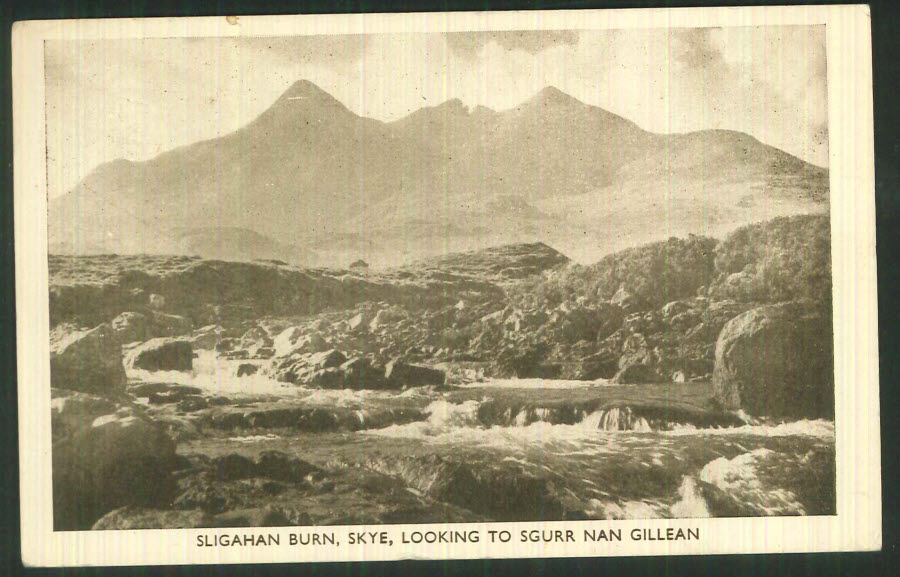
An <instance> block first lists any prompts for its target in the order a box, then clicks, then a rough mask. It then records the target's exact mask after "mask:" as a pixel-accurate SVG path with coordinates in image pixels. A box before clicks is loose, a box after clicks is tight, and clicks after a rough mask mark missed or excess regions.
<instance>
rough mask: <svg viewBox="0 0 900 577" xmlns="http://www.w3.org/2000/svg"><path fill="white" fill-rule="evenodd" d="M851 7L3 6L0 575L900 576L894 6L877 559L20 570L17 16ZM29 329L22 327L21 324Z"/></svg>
mask: <svg viewBox="0 0 900 577" xmlns="http://www.w3.org/2000/svg"><path fill="white" fill-rule="evenodd" d="M847 3H858V2H847V1H844V2H828V1H823V0H819V1H818V2H791V1H781V2H759V1H756V2H753V1H744V2H740V1H738V2H708V3H702V2H697V1H694V2H690V1H668V2H659V1H648V0H644V1H634V0H631V1H627V0H625V1H623V0H619V1H605V2H601V1H593V2H577V1H565V0H547V1H541V0H538V1H534V2H527V1H522V0H518V1H515V0H504V1H491V0H481V1H478V0H454V1H444V2H437V1H434V0H431V1H427V0H394V1H391V0H363V1H349V0H336V1H333V2H325V1H307V2H286V1H284V0H268V1H263V0H246V1H238V0H230V1H221V0H220V1H218V2H200V1H196V0H188V1H175V0H144V1H136V0H135V1H120V2H114V1H110V0H107V1H98V0H85V1H77V0H75V1H60V2H50V1H37V0H21V1H18V0H0V31H2V38H0V163H2V169H0V178H2V180H0V333H2V334H0V448H2V460H0V575H13V574H19V573H28V574H38V575H43V574H58V573H62V574H72V575H107V574H112V575H181V574H187V575H192V574H196V575H220V574H221V575H233V574H237V575H251V574H252V575H257V574H270V573H274V574H284V575H297V574H308V575H346V576H350V575H360V576H369V575H373V576H374V575H396V574H430V575H432V576H433V577H438V576H443V575H449V574H463V573H465V574H476V575H481V576H483V577H489V576H492V575H503V574H506V575H517V576H522V577H524V576H525V575H531V574H534V573H546V574H548V575H560V576H566V577H580V576H582V575H598V574H622V575H628V576H631V577H638V576H644V575H646V576H648V577H649V576H654V577H655V576H658V575H661V576H668V575H682V574H684V575H715V576H718V575H723V576H724V575H730V574H734V573H743V574H747V575H759V576H764V575H765V576H767V575H778V576H780V575H805V576H808V577H820V576H821V577H826V576H838V575H840V576H845V575H846V576H855V575H870V574H885V575H894V574H900V556H898V555H897V546H898V542H900V539H898V534H897V510H898V504H897V499H896V493H897V491H898V490H900V483H898V482H897V479H898V476H900V471H898V461H900V459H898V455H897V448H896V444H897V441H898V435H897V427H896V424H895V423H896V418H897V411H896V409H897V404H898V395H897V388H898V383H900V375H898V369H900V363H898V357H900V354H898V353H900V348H898V346H897V336H898V335H897V331H896V326H895V324H894V323H896V322H898V320H900V314H898V308H897V298H896V295H897V293H898V292H900V291H898V290H897V287H898V286H900V264H898V263H897V262H895V259H894V258H893V257H894V255H896V254H900V250H898V245H897V234H896V231H897V230H898V228H900V219H898V201H900V133H898V121H900V81H898V80H900V44H898V38H900V9H898V8H900V3H892V2H890V1H888V0H885V1H873V2H869V4H870V6H871V13H872V38H873V60H874V62H873V64H874V98H875V100H874V102H875V187H876V209H877V221H876V226H877V243H878V244H877V251H878V301H879V302H878V308H879V342H880V344H879V346H880V373H881V433H882V436H881V439H882V481H883V510H882V515H883V530H884V539H883V543H884V545H883V551H881V552H879V553H846V554H792V555H743V556H736V555H732V556H695V557H655V558H652V557H647V558H621V559H553V560H543V559H529V560H505V561H499V560H484V561H460V562H421V561H416V562H412V561H407V562H399V563H329V564H316V565H310V564H304V565H256V566H223V567H210V566H206V567H202V566H197V567H149V568H148V567H136V568H135V567H131V568H116V569H98V568H87V569H67V570H46V569H32V570H29V569H25V568H23V567H22V563H21V553H20V533H19V501H18V493H19V490H18V484H19V470H18V450H17V446H18V431H17V429H18V423H17V420H16V413H17V397H16V388H17V384H16V346H15V336H16V318H15V312H16V311H15V277H14V273H15V267H14V246H13V167H12V89H11V72H10V70H11V63H10V30H11V26H12V23H13V22H14V21H17V20H37V19H59V18H111V17H114V18H124V17H160V16H222V15H228V14H238V15H254V14H301V13H302V14H324V13H355V12H423V11H424V12H434V11H460V10H544V9H546V10H552V9H575V8H660V7H687V6H708V5H724V6H728V5H766V4H847ZM19 320H20V321H24V322H27V319H19Z"/></svg>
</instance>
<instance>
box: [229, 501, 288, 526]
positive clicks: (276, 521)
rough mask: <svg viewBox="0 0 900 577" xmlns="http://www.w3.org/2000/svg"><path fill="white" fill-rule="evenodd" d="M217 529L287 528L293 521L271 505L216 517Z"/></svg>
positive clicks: (230, 512)
mask: <svg viewBox="0 0 900 577" xmlns="http://www.w3.org/2000/svg"><path fill="white" fill-rule="evenodd" d="M215 524H216V527H286V526H288V525H291V521H290V520H289V519H288V518H287V515H286V514H285V512H284V511H283V510H281V509H280V508H277V507H274V506H272V505H269V506H267V507H260V508H257V509H239V510H235V511H228V512H226V513H221V514H219V515H216V517H215Z"/></svg>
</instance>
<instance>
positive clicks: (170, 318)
mask: <svg viewBox="0 0 900 577" xmlns="http://www.w3.org/2000/svg"><path fill="white" fill-rule="evenodd" d="M149 318H150V330H151V331H152V334H150V335H148V336H149V337H151V338H153V337H180V336H184V335H189V334H190V333H191V331H192V330H194V323H193V322H192V321H191V319H188V318H185V317H182V316H179V315H169V314H165V313H161V312H155V311H154V312H152V313H151V314H150V317H149Z"/></svg>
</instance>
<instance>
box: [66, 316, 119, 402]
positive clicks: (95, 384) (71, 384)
mask: <svg viewBox="0 0 900 577" xmlns="http://www.w3.org/2000/svg"><path fill="white" fill-rule="evenodd" d="M54 332H55V334H53V335H51V342H50V386H51V387H55V388H61V389H69V390H73V391H82V392H87V393H98V394H116V393H119V392H121V391H122V389H123V388H124V386H125V381H126V375H125V367H124V366H123V365H122V345H121V343H120V341H119V339H118V337H117V336H116V332H115V330H113V328H112V327H111V326H110V325H109V324H102V325H100V326H98V327H96V328H94V329H91V330H89V331H77V330H58V331H54Z"/></svg>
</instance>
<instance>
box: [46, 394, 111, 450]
mask: <svg viewBox="0 0 900 577" xmlns="http://www.w3.org/2000/svg"><path fill="white" fill-rule="evenodd" d="M50 394H51V401H50V430H51V434H52V437H53V442H54V443H55V442H56V441H58V440H60V439H63V438H67V437H70V436H72V435H74V434H75V433H77V432H78V431H82V430H84V429H87V428H88V427H90V425H91V423H93V422H94V419H96V418H97V417H100V416H102V415H109V414H111V413H114V412H116V410H117V409H118V408H119V405H118V404H117V403H115V402H113V401H111V400H109V399H107V398H105V397H98V396H95V395H89V394H87V393H79V392H75V391H67V390H62V389H50Z"/></svg>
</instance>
